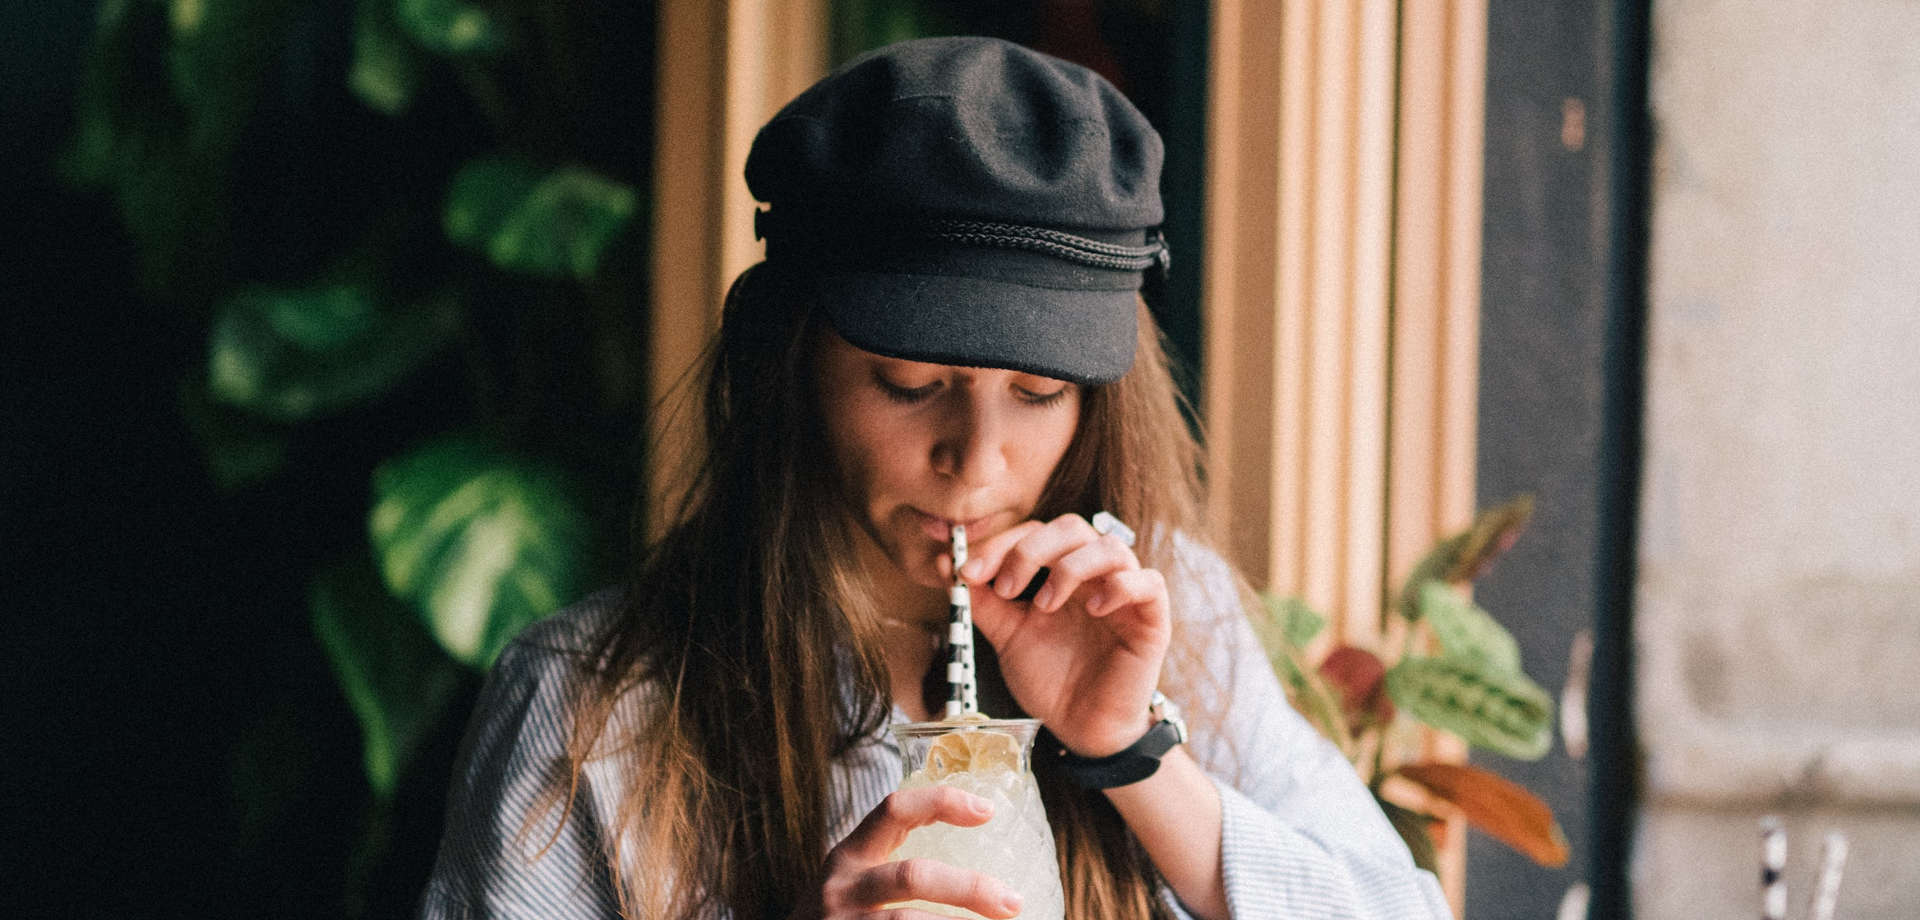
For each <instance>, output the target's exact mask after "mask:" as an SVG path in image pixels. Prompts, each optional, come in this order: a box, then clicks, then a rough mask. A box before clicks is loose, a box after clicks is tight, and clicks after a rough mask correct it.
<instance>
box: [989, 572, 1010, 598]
mask: <svg viewBox="0 0 1920 920" xmlns="http://www.w3.org/2000/svg"><path fill="white" fill-rule="evenodd" d="M993 593H995V594H998V595H1000V596H1001V597H1012V596H1013V579H1011V578H1008V577H1007V576H1005V575H1002V576H1000V577H999V578H996V579H994V580H993Z"/></svg>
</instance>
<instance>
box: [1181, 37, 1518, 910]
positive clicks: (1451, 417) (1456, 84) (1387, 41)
mask: <svg viewBox="0 0 1920 920" xmlns="http://www.w3.org/2000/svg"><path fill="white" fill-rule="evenodd" d="M1252 6H1253V4H1252V3H1251V2H1249V0H1234V2H1219V3H1216V7H1215V8H1216V11H1217V12H1216V16H1215V20H1214V23H1215V25H1214V28H1215V33H1214V54H1215V62H1214V66H1215V69H1214V71H1213V73H1214V80H1215V82H1214V87H1213V92H1214V95H1215V99H1214V101H1213V102H1212V104H1211V106H1212V108H1211V112H1212V117H1211V120H1210V123H1209V132H1210V137H1209V140H1208V148H1209V150H1210V151H1212V154H1211V157H1212V158H1211V159H1210V161H1209V163H1210V169H1211V170H1212V172H1211V174H1210V175H1209V178H1208V186H1209V187H1208V202H1209V203H1208V215H1207V227H1208V230H1207V234H1208V236H1207V238H1208V240H1209V246H1210V250H1209V252H1208V272H1209V274H1210V276H1213V277H1210V278H1209V281H1208V287H1207V303H1206V307H1207V312H1206V315H1205V316H1206V321H1207V338H1206V341H1207V348H1208V353H1207V356H1206V360H1205V362H1204V368H1205V371H1206V379H1205V387H1206V392H1207V394H1208V398H1207V403H1206V406H1207V411H1208V413H1209V414H1208V420H1209V424H1210V426H1211V432H1210V434H1211V440H1210V443H1209V449H1210V460H1211V463H1212V465H1213V472H1212V478H1211V479H1210V482H1211V483H1212V484H1213V486H1214V487H1215V488H1216V491H1215V493H1214V494H1213V495H1212V499H1211V501H1212V504H1211V508H1212V509H1213V510H1214V511H1215V513H1216V522H1217V523H1218V524H1221V525H1222V526H1223V527H1224V529H1225V531H1226V532H1227V533H1228V535H1229V547H1230V548H1231V550H1232V551H1233V552H1234V553H1235V555H1236V561H1238V562H1240V563H1241V564H1242V565H1243V566H1246V567H1247V568H1248V570H1249V574H1251V575H1253V576H1254V577H1255V578H1256V579H1261V578H1264V583H1265V584H1267V585H1269V586H1271V587H1273V588H1275V589H1277V590H1279V591H1282V592H1285V593H1291V594H1297V595H1300V596H1302V597H1304V598H1305V599H1307V600H1308V601H1309V602H1310V603H1312V604H1313V605H1315V606H1316V607H1319V608H1320V609H1322V610H1325V611H1327V612H1328V613H1330V614H1331V615H1332V616H1333V619H1334V629H1333V630H1330V633H1331V634H1332V637H1333V638H1334V639H1337V640H1339V641H1347V642H1356V643H1359V644H1362V645H1370V644H1375V643H1378V642H1379V641H1381V640H1382V638H1383V637H1382V636H1381V635H1380V632H1379V630H1380V621H1379V612H1380V608H1381V605H1382V603H1383V601H1384V598H1385V596H1386V591H1387V590H1388V589H1389V588H1390V587H1392V586H1396V585H1397V583H1398V579H1399V578H1400V577H1402V576H1403V575H1404V573H1405V572H1406V570H1407V569H1408V568H1409V567H1410V566H1411V565H1412V563H1413V561H1414V560H1415V559H1416V558H1417V557H1418V554H1419V553H1420V552H1422V551H1423V550H1424V549H1425V548H1426V546H1428V545H1429V544H1430V543H1431V542H1432V541H1433V540H1434V539H1435V538H1437V537H1438V536H1440V535H1441V534H1443V533H1445V532H1446V531H1448V530H1450V529H1453V528H1456V527H1459V526H1461V525H1463V524H1464V523H1465V522H1466V521H1467V520H1468V519H1469V518H1470V516H1471V514H1472V510H1473V501H1474V497H1473V474H1474V470H1473V462H1474V458H1473V449H1472V447H1473V439H1474V434H1475V433H1474V430H1473V428H1474V426H1473V418H1474V394H1475V384H1476V381H1475V354H1474V347H1475V341H1476V336H1477V333H1478V323H1477V316H1478V303H1477V296H1478V279H1479V265H1478V257H1479V245H1480V240H1479V233H1480V231H1479V214H1480V198H1479V196H1480V187H1479V160H1480V150H1481V144H1480V140H1479V137H1478V131H1479V130H1480V124H1481V120H1480V119H1481V116H1480V112H1481V109H1482V106H1483V99H1482V89H1481V87H1482V84H1483V80H1484V78H1483V73H1484V70H1483V68H1484V60H1483V58H1484V54H1485V6H1484V0H1476V2H1469V3H1449V2H1447V0H1404V2H1394V0H1344V2H1335V3H1322V2H1314V0H1283V2H1281V3H1280V4H1279V9H1280V16H1279V22H1278V24H1277V25H1276V24H1273V23H1271V22H1261V21H1260V16H1259V15H1258V14H1257V13H1255V12H1253V11H1252V10H1251V7H1252ZM1269 8H1271V7H1269ZM1275 57H1277V58H1278V62H1277V64H1276V63H1273V62H1272V59H1273V58H1275ZM1276 74H1277V76H1278V89H1277V93H1276V92H1273V91H1272V87H1271V85H1270V84H1269V83H1268V82H1267V81H1269V80H1271V79H1273V77H1274V76H1275V75H1276ZM1274 105H1277V107H1278V112H1277V115H1274V116H1272V120H1268V116H1267V113H1264V112H1262V111H1261V109H1262V107H1264V106H1274ZM1263 159H1264V160H1266V161H1267V162H1269V163H1271V164H1272V165H1271V166H1270V167H1269V168H1268V169H1267V170H1266V171H1264V172H1263V171H1262V170H1261V169H1259V168H1257V167H1256V166H1255V165H1254V164H1256V163H1259V162H1261V161H1262V160H1263ZM1276 266H1277V271H1276V270H1275V267H1276ZM1222 297H1230V298H1233V301H1232V302H1231V303H1223V302H1221V300H1220V298H1222ZM1258 311H1269V313H1270V318H1269V319H1268V320H1267V331H1266V333H1265V334H1260V333H1259V332H1257V331H1256V330H1257V329H1258V328H1259V323H1257V322H1256V321H1255V319H1254V318H1253V317H1251V316H1250V315H1249V314H1250V313H1255V312H1258ZM1249 402H1252V403H1254V404H1255V405H1256V406H1257V409H1253V408H1249V406H1248V403H1249ZM1262 438H1264V442H1265V448H1264V451H1263V450H1261V449H1260V448H1259V447H1258V446H1257V444H1258V442H1259V441H1260V440H1261V439H1262ZM1260 481H1264V482H1265V483H1266V493H1265V496H1264V497H1265V502H1264V504H1259V503H1258V501H1257V499H1258V497H1259V496H1260V490H1259V489H1258V488H1257V487H1255V486H1254V485H1253V484H1254V483H1256V482H1260ZM1223 485H1224V486H1226V487H1227V488H1228V489H1230V492H1229V493H1228V494H1221V493H1220V492H1219V491H1217V490H1218V489H1219V488H1220V487H1222V486H1223ZM1250 499H1251V500H1254V501H1253V502H1252V503H1251V504H1252V507H1250ZM1425 748H1426V752H1427V753H1428V754H1430V755H1433V756H1439V757H1443V758H1447V759H1455V760H1457V759H1459V758H1460V757H1461V756H1462V754H1463V752H1462V751H1461V750H1460V749H1459V747H1458V745H1457V744H1446V743H1439V742H1435V741H1432V740H1429V741H1428V742H1427V743H1426V745H1425ZM1460 835H1461V828H1460V826H1458V825H1455V826H1453V827H1451V828H1450V829H1449V831H1448V833H1447V834H1446V835H1445V838H1446V839H1445V841H1444V846H1443V860H1442V881H1443V884H1445V885H1446V887H1447V889H1448V892H1449V895H1450V896H1451V897H1452V898H1453V899H1454V905H1455V909H1456V911H1457V910H1458V909H1459V904H1460V901H1459V899H1460V882H1461V878H1462V856H1463V854H1464V847H1463V845H1462V838H1461V836H1460Z"/></svg>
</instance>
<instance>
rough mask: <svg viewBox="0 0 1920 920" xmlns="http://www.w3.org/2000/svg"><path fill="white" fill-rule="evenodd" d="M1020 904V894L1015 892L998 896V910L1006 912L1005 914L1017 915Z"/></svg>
mask: <svg viewBox="0 0 1920 920" xmlns="http://www.w3.org/2000/svg"><path fill="white" fill-rule="evenodd" d="M1021 903H1022V902H1021V900H1020V893H1019V892H1017V891H1009V892H1007V893H1006V894H1004V895H1001V896H1000V909H1001V910H1004V911H1006V912H1007V913H1010V914H1017V913H1019V912H1020V905H1021Z"/></svg>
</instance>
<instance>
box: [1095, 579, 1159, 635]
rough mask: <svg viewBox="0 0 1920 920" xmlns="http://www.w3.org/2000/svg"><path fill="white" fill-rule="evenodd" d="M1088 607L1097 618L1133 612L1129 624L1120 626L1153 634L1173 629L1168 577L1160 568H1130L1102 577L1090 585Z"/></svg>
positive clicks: (1117, 625)
mask: <svg viewBox="0 0 1920 920" xmlns="http://www.w3.org/2000/svg"><path fill="white" fill-rule="evenodd" d="M1086 606H1087V613H1089V614H1092V615H1093V616H1095V617H1105V616H1109V615H1111V614H1114V613H1117V612H1119V611H1122V610H1128V611H1130V613H1131V615H1130V616H1128V617H1127V618H1126V620H1127V623H1126V624H1116V626H1115V628H1116V629H1121V628H1123V626H1126V627H1132V628H1137V629H1142V630H1145V631H1146V632H1145V633H1143V635H1149V636H1150V635H1152V634H1153V633H1155V632H1163V633H1164V632H1171V629H1172V627H1171V625H1170V624H1171V610H1172V606H1171V605H1170V604H1169V603H1168V601H1167V579H1166V577H1165V576H1163V575H1161V574H1160V572H1159V571H1158V570H1156V569H1129V570H1127V571H1123V572H1113V573H1111V574H1109V575H1106V576H1103V577H1101V578H1100V579H1098V580H1096V581H1095V582H1094V583H1093V584H1092V585H1091V586H1090V587H1089V588H1088V590H1087V600H1086Z"/></svg>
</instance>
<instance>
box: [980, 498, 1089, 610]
mask: <svg viewBox="0 0 1920 920" xmlns="http://www.w3.org/2000/svg"><path fill="white" fill-rule="evenodd" d="M1099 538H1100V535H1099V534H1097V533H1095V532H1094V530H1093V525H1092V524H1089V523H1087V520H1086V518H1083V517H1081V516H1079V515H1077V514H1063V515H1061V516H1059V517H1057V518H1054V519H1053V520H1051V521H1048V522H1047V523H1046V525H1045V526H1043V527H1041V528H1039V529H1037V530H1034V531H1032V532H1030V533H1028V534H1027V535H1026V536H1024V537H1022V538H1021V539H1019V540H1018V541H1016V542H1015V543H1014V544H1013V546H1011V547H1009V548H1008V549H1007V551H1006V554H1005V555H1004V556H1003V557H1001V559H1000V565H999V567H998V571H997V572H996V573H995V574H994V576H993V593H994V594H997V595H999V596H1000V597H1003V598H1012V597H1016V596H1018V595H1019V594H1020V591H1021V589H1023V588H1025V587H1026V585H1027V582H1030V581H1032V580H1033V577H1034V575H1035V574H1037V573H1038V572H1039V571H1040V567H1041V566H1045V565H1049V564H1051V563H1052V562H1053V561H1054V560H1056V559H1059V558H1060V557H1062V556H1065V555H1066V554H1068V553H1070V552H1073V551H1074V550H1076V549H1079V548H1080V547H1082V546H1085V545H1087V544H1088V543H1092V542H1093V541H1095V540H1098V539H1099ZM1048 580H1049V581H1051V580H1052V579H1051V578H1049V579H1048ZM1046 591H1047V589H1046V588H1041V589H1040V592H1041V594H1045V593H1046Z"/></svg>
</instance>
